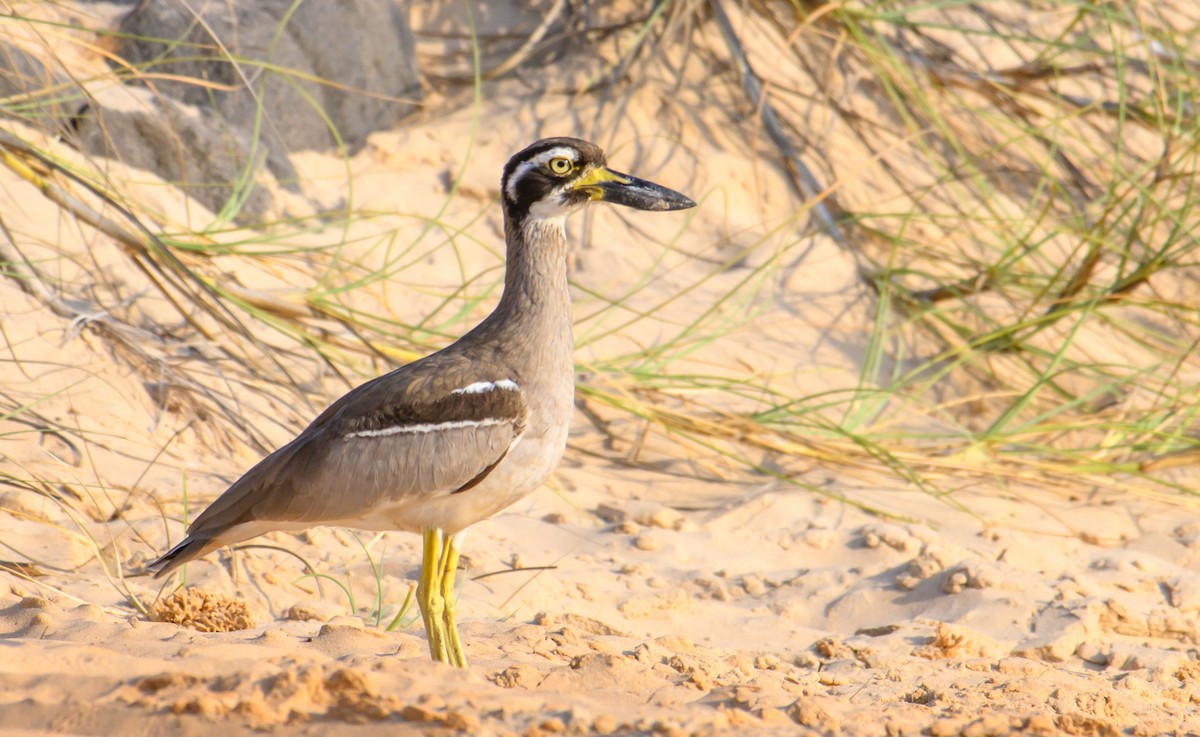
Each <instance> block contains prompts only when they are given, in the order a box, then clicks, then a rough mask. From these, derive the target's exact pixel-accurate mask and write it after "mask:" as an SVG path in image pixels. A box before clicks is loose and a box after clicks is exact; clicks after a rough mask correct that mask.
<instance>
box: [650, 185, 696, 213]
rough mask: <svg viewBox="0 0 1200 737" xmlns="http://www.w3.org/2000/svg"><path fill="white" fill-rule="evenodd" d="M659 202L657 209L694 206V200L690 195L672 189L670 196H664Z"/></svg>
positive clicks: (681, 208) (686, 208)
mask: <svg viewBox="0 0 1200 737" xmlns="http://www.w3.org/2000/svg"><path fill="white" fill-rule="evenodd" d="M659 203H660V204H659V207H658V208H657V209H659V210H688V209H691V208H693V207H695V206H696V201H695V200H693V199H692V198H691V197H688V196H687V195H682V194H680V193H678V192H675V191H673V190H672V191H671V196H670V197H664V198H663V199H661V200H659Z"/></svg>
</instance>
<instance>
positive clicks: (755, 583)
mask: <svg viewBox="0 0 1200 737" xmlns="http://www.w3.org/2000/svg"><path fill="white" fill-rule="evenodd" d="M742 588H744V589H745V590H746V593H747V594H750V595H751V596H762V595H763V594H765V593H767V584H766V582H765V581H763V577H762V576H760V575H758V574H757V573H751V574H750V575H748V576H744V577H743V578H742Z"/></svg>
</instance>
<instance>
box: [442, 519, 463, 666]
mask: <svg viewBox="0 0 1200 737" xmlns="http://www.w3.org/2000/svg"><path fill="white" fill-rule="evenodd" d="M445 540H446V542H445V547H444V548H443V550H442V600H443V602H445V618H444V624H445V636H446V654H447V655H448V656H450V665H453V666H454V667H456V668H466V667H467V656H466V654H465V653H464V652H463V648H462V641H461V640H460V639H459V637H458V618H457V616H456V611H455V610H456V609H457V606H456V604H457V599H456V597H455V596H454V574H455V573H456V572H457V571H458V552H459V551H458V545H459V535H447V536H446V539H445Z"/></svg>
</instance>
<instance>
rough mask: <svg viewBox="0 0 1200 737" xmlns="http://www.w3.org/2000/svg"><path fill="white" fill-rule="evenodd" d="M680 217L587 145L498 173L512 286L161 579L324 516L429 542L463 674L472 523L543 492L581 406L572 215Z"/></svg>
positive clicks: (430, 587) (435, 610)
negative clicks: (619, 210)
mask: <svg viewBox="0 0 1200 737" xmlns="http://www.w3.org/2000/svg"><path fill="white" fill-rule="evenodd" d="M601 202H606V203H611V204H616V205H623V206H625V207H630V208H634V209H638V210H656V211H669V210H683V209H687V208H691V207H695V206H696V203H695V202H693V201H692V200H691V199H690V198H688V197H686V196H685V195H683V194H680V193H679V192H676V191H674V190H671V189H668V188H666V187H663V186H661V185H658V184H654V183H652V182H648V181H646V180H643V179H638V178H637V177H634V176H631V175H628V174H623V173H621V172H619V171H615V170H613V169H610V168H609V167H608V165H607V160H606V157H605V154H604V152H603V150H601V148H600V147H599V146H597V145H595V144H593V143H589V142H587V141H584V140H581V139H578V138H565V137H559V138H544V139H542V140H539V141H536V142H534V143H532V144H530V145H529V146H527V147H526V148H524V149H522V150H521V151H519V152H518V153H516V154H515V155H513V156H512V158H511V159H509V161H508V163H507V164H506V165H505V166H504V170H503V174H502V176H501V179H500V203H501V208H502V210H503V215H504V237H505V245H506V249H505V250H506V254H505V273H504V289H503V291H502V293H501V295H500V299H499V301H498V303H497V304H496V307H495V308H494V309H493V311H492V312H491V314H489V315H488V316H487V317H486V318H484V320H483V321H482V322H480V323H479V324H478V325H477V326H475V327H474V328H473V329H471V330H470V331H468V332H467V333H465V334H464V335H463V336H462V337H461V338H459V339H458V340H457V341H455V342H454V343H452V344H450V345H449V346H447V347H445V348H443V349H441V350H439V351H437V352H435V353H432V354H430V355H428V356H425V357H424V358H420V359H418V360H416V361H413V362H412V363H408V364H406V365H404V366H401V367H399V368H397V369H395V370H393V371H391V372H390V373H386V374H384V375H382V376H379V377H376V378H374V379H371V380H370V381H367V382H366V383H364V384H361V385H359V386H357V387H355V388H354V389H352V390H350V391H349V392H348V393H346V394H345V395H344V396H342V397H341V398H340V399H338V400H336V401H335V402H333V403H332V404H331V405H329V407H328V408H326V409H325V411H323V412H322V413H321V414H320V415H318V416H317V418H316V419H314V420H313V421H312V422H311V423H310V424H309V425H308V427H306V428H305V429H304V430H303V431H302V432H301V433H300V434H299V435H297V436H296V437H295V438H294V439H293V440H292V441H291V442H289V443H287V444H286V445H284V446H282V447H280V448H279V449H278V450H276V451H274V452H273V453H271V454H270V455H268V456H266V457H265V458H263V459H262V460H261V461H259V462H258V464H256V465H255V466H253V467H252V468H250V470H249V471H247V472H246V473H245V474H244V475H242V476H241V477H240V478H239V479H238V480H237V481H235V482H234V483H233V484H232V485H231V486H230V487H229V488H228V489H227V490H226V491H225V492H224V493H222V494H221V495H220V496H219V497H218V498H217V499H216V500H215V501H214V502H212V504H211V505H209V507H208V508H207V509H205V510H204V511H203V512H202V513H201V514H200V515H199V516H197V517H196V519H195V520H194V521H193V522H192V523H191V524H190V525H189V527H188V528H187V534H186V536H185V537H184V539H183V540H182V541H181V542H180V543H179V544H178V545H175V546H174V547H172V548H171V549H170V550H169V551H167V552H166V553H165V554H163V555H162V556H161V557H159V558H158V559H157V560H155V561H153V562H152V563H150V564H149V565H148V567H147V568H148V570H149V571H150V572H152V573H153V574H154V577H155V578H161V577H163V576H166V575H168V574H169V573H171V572H172V571H174V570H175V569H177V568H179V567H180V566H182V565H183V564H184V563H187V562H188V561H191V560H194V559H196V558H199V557H201V556H204V555H207V554H208V553H211V552H212V551H214V550H217V549H218V548H221V547H225V546H229V545H234V544H236V543H239V542H243V541H246V540H249V539H251V538H254V537H257V536H259V535H262V534H264V533H266V532H271V531H299V530H303V529H306V528H308V527H312V526H316V525H324V526H342V527H351V528H357V529H361V530H368V531H392V530H398V531H407V532H414V533H418V534H420V535H421V536H422V561H421V573H420V579H419V581H418V584H417V597H416V598H417V604H418V606H419V608H420V610H421V617H422V619H423V622H424V625H425V631H426V636H427V638H428V641H429V652H430V657H431V658H432V659H433V660H435V661H440V662H443V663H447V664H449V665H451V666H454V667H457V668H466V667H467V658H466V654H465V653H464V651H463V646H462V641H461V638H460V637H459V633H458V623H457V616H456V611H455V604H456V601H455V588H454V586H455V573H456V571H457V569H458V562H459V555H460V552H461V545H462V541H463V537H464V534H465V531H466V530H467V528H468V527H470V526H471V525H473V524H475V523H477V522H480V521H482V520H484V519H487V518H489V517H491V516H493V515H495V514H496V513H497V512H499V511H501V510H503V509H504V508H506V507H508V506H509V505H511V504H513V503H515V502H516V501H518V500H519V499H521V498H522V497H524V496H526V495H527V494H529V493H530V492H532V491H534V490H535V489H536V488H537V487H539V486H540V485H541V484H542V482H544V481H545V480H546V479H547V478H548V477H549V475H550V473H551V472H552V471H553V470H554V468H555V466H557V464H558V462H559V460H560V459H561V458H562V455H563V452H564V451H565V449H566V442H567V429H568V426H569V425H570V421H571V416H572V414H573V412H574V393H575V369H574V360H573V351H574V337H573V333H572V320H571V299H570V293H569V289H568V282H567V276H568V274H567V251H568V241H567V234H566V219H567V216H569V215H571V214H572V213H574V212H576V211H578V210H580V209H581V208H583V207H585V206H588V205H591V204H592V203H601Z"/></svg>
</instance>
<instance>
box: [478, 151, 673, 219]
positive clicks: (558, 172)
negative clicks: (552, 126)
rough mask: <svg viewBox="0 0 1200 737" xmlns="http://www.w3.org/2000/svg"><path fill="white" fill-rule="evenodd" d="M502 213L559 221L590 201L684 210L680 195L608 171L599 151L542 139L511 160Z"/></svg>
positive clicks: (504, 182) (506, 170) (504, 179)
mask: <svg viewBox="0 0 1200 737" xmlns="http://www.w3.org/2000/svg"><path fill="white" fill-rule="evenodd" d="M500 189H501V197H502V198H503V199H504V209H505V212H506V213H508V215H509V216H510V217H511V218H513V219H514V220H516V221H525V220H527V219H528V218H536V219H539V220H558V219H562V218H565V217H566V216H567V215H570V214H571V213H573V212H575V211H576V210H578V209H579V208H581V207H583V206H584V205H586V204H588V203H589V202H611V203H613V204H617V205H625V206H626V207H633V208H636V209H638V210H684V209H687V208H689V207H695V206H696V203H695V202H693V201H692V200H691V199H689V198H688V197H685V196H683V195H682V194H680V193H678V192H676V191H674V190H670V189H667V188H666V187H662V186H659V185H657V184H654V183H653V182H647V181H645V180H643V179H638V178H637V177H631V176H629V175H628V174H622V173H620V172H617V171H613V170H612V169H609V168H608V166H607V163H606V161H605V157H604V152H603V151H601V150H600V147H599V146H597V145H595V144H593V143H588V142H587V141H582V140H580V139H578V138H543V139H542V140H540V141H537V142H536V143H533V144H531V145H530V146H528V147H526V148H525V150H523V151H521V152H519V153H517V154H516V155H515V156H513V157H512V158H511V159H509V160H508V164H506V165H505V167H504V176H503V177H502V178H501V180H500Z"/></svg>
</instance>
